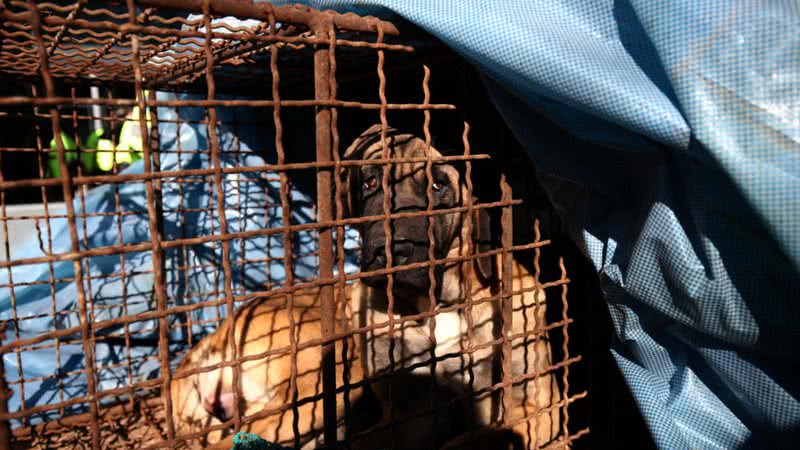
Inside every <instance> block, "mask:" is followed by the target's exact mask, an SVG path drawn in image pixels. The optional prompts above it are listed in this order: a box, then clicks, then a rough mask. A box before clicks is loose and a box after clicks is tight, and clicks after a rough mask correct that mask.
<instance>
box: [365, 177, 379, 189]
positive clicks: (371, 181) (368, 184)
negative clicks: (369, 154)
mask: <svg viewBox="0 0 800 450" xmlns="http://www.w3.org/2000/svg"><path fill="white" fill-rule="evenodd" d="M376 187H378V179H377V178H375V177H369V178H367V179H366V180H364V190H365V191H371V190H373V189H375V188H376Z"/></svg>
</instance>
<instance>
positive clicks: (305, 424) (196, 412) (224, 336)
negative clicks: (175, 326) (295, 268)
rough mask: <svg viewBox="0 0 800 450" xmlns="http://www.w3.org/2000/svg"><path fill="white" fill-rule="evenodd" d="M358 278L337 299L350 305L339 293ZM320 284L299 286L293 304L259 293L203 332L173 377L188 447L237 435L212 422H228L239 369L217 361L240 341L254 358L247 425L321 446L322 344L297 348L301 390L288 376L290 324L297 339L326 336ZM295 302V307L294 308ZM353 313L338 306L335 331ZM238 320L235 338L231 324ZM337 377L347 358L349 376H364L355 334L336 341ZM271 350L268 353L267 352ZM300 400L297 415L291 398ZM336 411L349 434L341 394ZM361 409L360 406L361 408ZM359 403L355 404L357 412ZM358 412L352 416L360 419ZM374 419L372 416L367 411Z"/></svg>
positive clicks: (179, 425) (226, 358) (244, 380)
mask: <svg viewBox="0 0 800 450" xmlns="http://www.w3.org/2000/svg"><path fill="white" fill-rule="evenodd" d="M351 289H352V286H346V287H345V288H344V290H343V292H340V291H339V290H338V289H336V294H337V295H336V297H337V298H336V302H337V305H344V306H346V305H347V302H343V301H341V295H340V294H341V293H343V294H344V297H345V298H347V297H348V296H349V295H350V294H349V291H350V290H351ZM319 296H320V290H319V289H318V288H317V289H303V290H299V291H297V292H295V293H294V294H293V298H292V307H291V308H289V303H288V302H289V300H288V298H287V296H286V295H280V296H272V297H269V298H262V299H257V300H253V301H251V302H249V303H246V304H245V305H243V306H242V307H240V308H238V309H237V310H236V311H235V313H234V315H233V316H232V317H229V318H227V319H226V320H225V321H224V322H223V323H222V325H221V326H220V327H219V328H218V329H217V330H216V331H215V332H214V333H212V334H209V335H208V336H206V337H205V338H203V339H202V340H201V341H200V342H199V343H198V344H197V345H195V346H194V348H192V349H191V350H190V351H189V352H188V353H187V354H186V355H185V356H184V358H183V360H182V361H181V363H180V365H179V366H178V368H177V370H176V372H175V377H174V379H173V380H172V381H171V384H170V388H171V389H170V390H171V399H172V408H173V411H172V417H173V423H174V424H175V431H176V435H177V436H178V438H179V440H180V439H181V438H182V437H183V438H185V437H187V435H188V436H192V435H194V434H196V435H197V436H193V437H190V438H189V439H186V446H187V447H189V448H210V449H220V450H222V449H224V450H230V449H231V448H232V447H233V436H231V435H227V436H226V435H224V434H223V431H222V430H214V431H211V432H207V429H208V428H209V427H214V426H217V425H221V424H223V423H224V422H225V421H228V420H230V419H231V418H232V417H233V416H234V408H235V406H234V399H235V396H234V392H237V390H236V386H234V380H233V369H232V368H231V367H229V366H228V367H218V366H217V365H218V364H220V363H224V362H230V361H233V360H234V356H233V355H234V346H235V347H236V348H237V350H238V357H239V358H246V359H248V360H247V361H246V362H243V363H242V364H241V365H240V369H239V374H240V375H239V379H240V385H239V388H238V393H239V399H238V400H239V407H240V414H241V417H243V418H245V419H244V420H243V421H242V426H241V431H247V432H250V433H254V434H257V435H259V436H261V437H263V438H264V439H266V440H268V441H270V442H275V443H280V444H283V445H287V446H290V447H293V448H294V446H295V445H298V447H297V448H315V447H317V446H318V445H320V443H321V442H322V436H321V434H322V430H323V418H322V400H321V397H320V395H321V394H322V377H321V373H322V372H321V361H322V347H321V346H320V345H313V346H307V347H305V348H302V349H300V350H299V352H297V359H296V361H297V363H296V373H297V378H296V391H297V396H296V397H295V396H294V395H293V394H292V390H291V388H290V378H291V371H292V356H291V344H292V339H291V330H292V327H294V331H295V333H294V334H295V339H294V340H295V343H296V344H297V345H300V346H303V343H305V342H308V341H311V340H316V339H319V338H320V337H321V336H322V331H321V322H320V299H319ZM290 310H291V312H290ZM350 320H351V319H350V318H349V313H348V312H347V311H346V308H344V307H343V308H337V318H336V324H337V327H336V331H337V332H341V331H342V330H344V329H346V328H347V326H348V325H347V323H349V321H350ZM231 327H233V328H234V336H233V340H231V339H230V337H231V336H230V334H229V333H230V328H231ZM344 345H349V348H348V349H347V357H346V358H342V353H341V352H342V350H343V346H344ZM334 351H335V352H336V355H337V358H336V377H337V385H342V383H343V375H344V364H348V365H351V364H352V370H351V371H349V372H350V377H349V378H348V379H349V380H350V383H356V382H358V381H359V380H360V379H361V372H360V365H359V364H356V363H355V362H357V361H358V351H357V348H356V346H355V342H354V340H353V338H352V337H349V338H345V339H340V340H337V341H336V344H335V350H334ZM270 352H271V353H272V354H267V355H265V353H270ZM199 368H210V370H204V371H200V372H198V373H193V374H190V375H189V376H183V373H184V372H186V371H189V370H196V369H199ZM362 392H363V389H361V388H357V387H355V388H353V389H352V390H351V391H350V397H349V398H350V402H351V404H358V403H359V401H361V398H362ZM295 403H296V404H298V406H297V415H296V417H295V415H294V413H293V412H292V408H291V406H292V405H293V404H295ZM337 403H338V406H339V410H338V411H337V416H338V417H340V418H342V423H341V424H339V428H340V431H339V433H340V437H339V438H340V439H341V438H342V437H343V419H344V409H343V407H344V406H343V404H344V402H343V401H342V399H339V401H338V402H337ZM267 410H274V411H276V412H275V413H273V414H271V415H268V416H266V417H256V418H255V419H252V418H251V419H248V416H252V415H253V414H257V413H260V412H264V411H267ZM354 410H355V411H356V414H355V415H356V416H357V415H358V411H359V409H357V408H355V409H354ZM352 412H353V410H351V414H352ZM358 420H359V419H358V417H351V422H353V423H356V424H357V423H358ZM365 420H366V421H369V417H367V418H365Z"/></svg>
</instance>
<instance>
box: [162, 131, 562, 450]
mask: <svg viewBox="0 0 800 450" xmlns="http://www.w3.org/2000/svg"><path fill="white" fill-rule="evenodd" d="M375 130H376V129H375V127H373V128H372V129H370V130H368V131H367V132H366V133H365V134H367V133H370V132H372V133H373V134H374V132H375ZM389 144H390V146H391V148H392V150H393V151H394V152H395V153H394V154H393V155H392V156H394V157H409V156H425V145H424V142H422V141H421V140H419V139H417V138H414V137H413V136H410V135H400V136H394V137H392V138H391V141H390V142H389ZM352 149H353V147H351V148H350V149H348V153H349V152H351V151H352ZM381 150H382V145H381V143H380V142H379V141H378V142H376V143H374V144H372V145H371V146H369V148H368V149H367V150H366V151H365V152H364V156H363V158H364V159H369V158H372V159H375V158H380V157H381ZM431 155H432V156H434V157H436V156H439V152H438V151H436V149H433V148H431ZM345 156H347V155H345ZM393 170H395V176H394V179H396V180H400V182H401V183H402V180H410V179H416V180H417V181H419V177H424V175H425V172H424V163H408V164H395V165H394V169H393ZM445 171H446V173H447V176H448V178H450V181H451V183H452V184H453V185H454V186H460V189H459V190H457V191H456V192H455V195H456V196H457V197H458V198H457V199H456V200H457V202H458V203H459V204H460V203H462V202H463V199H464V198H466V196H467V191H466V189H465V188H464V186H463V183H461V181H460V180H459V175H458V172H457V171H456V170H455V169H454V168H452V167H449V166H447V167H445ZM348 181H349V178H348ZM402 189H403V188H402V186H401V187H400V189H399V190H400V191H402ZM351 208H352V206H351ZM466 217H467V216H466V215H465V214H462V213H451V214H448V215H447V216H446V220H445V223H444V226H443V227H441V229H440V230H439V233H438V234H437V235H436V236H435V239H448V240H449V241H450V244H449V245H450V246H449V248H450V251H449V253H448V255H447V256H448V257H455V256H468V251H469V248H470V246H469V245H468V242H469V240H470V239H471V236H470V235H469V228H472V227H475V226H476V224H475V223H474V222H475V220H472V222H473V223H472V227H467V220H466ZM496 261H497V267H498V268H500V270H502V265H501V264H500V256H499V255H498V256H496ZM475 266H477V262H474V263H470V262H466V261H465V262H454V263H448V265H447V266H446V268H445V272H444V276H443V278H442V285H441V286H440V288H441V291H440V292H441V293H440V295H439V298H437V299H435V300H436V305H437V306H436V307H437V308H438V309H443V308H449V307H453V306H455V307H456V309H454V310H450V311H447V312H441V311H440V312H439V313H438V314H437V315H436V316H435V319H434V320H435V324H436V327H435V330H436V332H435V341H436V345H435V355H436V359H437V361H436V369H435V373H433V374H431V365H430V351H431V348H432V341H431V335H430V328H429V322H428V321H427V320H425V321H405V322H401V321H402V317H401V316H400V315H399V314H397V313H395V315H394V317H393V319H394V321H395V326H394V332H393V335H394V344H395V347H394V352H393V356H394V367H395V369H401V368H407V367H410V366H412V365H414V364H418V363H421V365H420V367H417V368H415V369H414V370H413V372H412V375H415V376H417V375H418V376H431V375H433V376H434V377H435V379H436V382H437V384H438V385H439V386H443V387H446V388H447V389H449V390H452V391H455V392H457V393H458V394H463V400H462V404H461V406H462V407H459V408H456V411H457V413H456V414H458V413H463V414H466V411H469V410H470V409H473V410H474V413H473V414H470V415H471V416H474V417H472V418H473V419H474V424H475V425H478V426H486V427H487V428H485V429H484V430H481V431H479V432H478V433H472V434H470V435H469V436H467V435H464V436H460V437H455V438H454V439H452V440H451V441H450V442H448V443H446V444H445V445H444V447H443V448H450V449H455V448H462V446H464V445H463V443H464V442H465V441H466V440H467V439H469V438H472V437H474V438H477V439H478V441H479V442H481V441H484V442H492V443H494V444H496V445H493V448H518V446H519V445H524V448H532V447H533V444H534V440H535V442H536V443H537V444H538V445H540V446H542V445H546V444H547V443H550V442H552V441H553V440H554V439H555V438H556V437H557V436H558V433H559V429H560V426H561V424H560V416H559V411H558V410H557V409H553V410H550V411H542V410H543V409H545V408H548V407H550V406H552V405H554V404H556V403H557V402H558V401H559V400H560V393H559V390H558V386H557V384H556V381H555V375H554V374H552V373H542V372H544V369H545V368H547V367H548V366H550V365H551V364H552V356H551V349H550V343H549V340H548V339H547V334H546V333H545V332H542V333H538V334H535V335H531V334H530V331H532V330H540V331H541V330H542V329H543V328H544V327H545V305H544V299H545V297H544V292H543V291H542V289H537V290H532V291H530V292H526V293H524V294H517V295H514V296H513V298H512V306H513V319H512V321H513V329H512V330H511V334H512V335H517V336H518V337H517V338H515V339H514V340H513V345H512V362H513V363H512V371H513V375H514V377H515V378H519V377H522V376H523V375H528V374H536V373H539V376H535V377H533V378H529V377H523V378H524V380H520V381H519V382H518V383H514V387H513V390H512V392H513V401H512V404H513V410H512V411H510V412H509V414H508V415H507V417H508V418H509V419H510V420H511V421H514V420H515V419H517V418H520V419H522V418H524V417H529V418H528V419H524V420H522V421H521V422H520V423H519V424H517V425H516V426H515V427H514V429H513V430H512V431H513V432H516V433H514V434H513V435H512V434H511V433H509V430H502V429H498V428H497V427H496V424H497V422H498V417H496V414H493V410H492V408H493V405H492V403H493V401H494V402H495V404H496V403H497V397H498V396H496V395H495V396H494V397H495V399H494V400H493V395H491V392H485V391H487V390H488V388H490V387H491V386H492V385H493V384H494V383H493V378H492V376H493V375H492V373H493V371H496V370H497V367H495V366H496V364H497V363H498V361H499V359H498V358H496V356H497V355H498V352H500V346H499V345H495V346H493V345H490V342H492V341H493V340H494V339H497V338H498V336H497V334H496V333H497V328H496V327H495V324H496V323H498V320H499V307H498V305H499V301H497V300H495V301H484V302H481V300H482V299H487V298H488V297H492V296H496V295H498V294H499V287H498V286H497V285H496V284H495V285H489V284H487V282H486V281H485V280H484V278H482V277H480V276H478V273H477V271H476V267H475ZM511 271H512V280H513V282H512V289H513V290H514V291H517V290H520V289H523V288H531V287H533V286H534V283H535V281H534V277H533V276H532V275H531V273H530V272H529V271H528V270H527V269H525V268H524V267H523V266H522V265H520V264H518V263H517V262H514V263H513V264H512V266H511ZM500 279H502V273H501V274H500ZM468 288H469V291H470V292H469V295H467V294H468V292H467V290H468ZM318 296H319V291H318V290H307V291H302V292H298V293H296V294H295V296H294V305H295V307H294V310H293V314H292V316H290V315H289V312H288V311H287V310H286V308H285V306H286V304H285V298H282V297H273V298H270V299H267V300H263V301H256V302H253V303H250V304H248V305H246V306H244V307H242V308H241V309H240V310H238V311H237V313H236V314H235V316H234V318H233V319H230V318H229V319H228V320H226V321H225V322H224V324H223V325H222V326H221V327H220V329H219V330H218V331H217V332H216V333H214V334H212V335H209V336H207V337H206V338H205V339H203V340H202V341H201V342H200V343H199V344H198V345H197V346H196V347H195V348H194V349H192V350H191V351H190V352H189V353H188V354H187V355H186V357H185V358H184V360H183V362H182V363H181V365H180V367H179V368H178V371H177V373H180V372H181V371H184V370H186V369H190V368H196V367H207V366H210V365H213V364H216V363H218V362H221V361H232V360H233V351H232V345H233V344H235V345H237V346H238V347H239V356H240V357H241V356H247V355H257V354H260V353H263V352H265V351H268V350H270V349H279V348H285V347H287V346H288V345H289V343H290V339H289V337H290V334H289V319H290V317H291V318H293V319H294V321H295V322H296V330H297V334H296V336H297V341H298V342H301V343H302V342H306V341H308V340H311V339H316V338H318V337H319V336H320V333H321V331H320V323H319V312H318V310H319V301H318ZM468 297H470V298H471V299H472V303H473V304H472V306H471V307H463V306H465V305H466V299H467V298H468ZM394 301H395V304H397V303H399V302H408V303H414V304H417V305H428V304H429V302H428V300H427V296H425V298H422V299H397V298H395V299H394ZM387 303H388V298H387V293H386V292H385V291H383V290H380V289H374V288H370V287H368V286H366V285H363V284H361V283H359V282H356V283H354V284H353V285H352V286H349V287H348V288H347V292H346V293H345V296H344V298H338V296H337V304H338V305H339V309H340V311H339V317H338V319H339V320H337V324H340V326H341V329H344V328H346V327H347V326H348V325H345V324H344V323H345V322H347V321H350V323H351V325H350V326H354V327H364V326H372V325H376V324H380V323H386V322H388V321H389V314H388V311H387ZM231 326H233V327H234V328H235V337H234V341H233V342H230V341H229V339H228V337H229V333H228V331H229V328H230V327H231ZM525 333H529V334H527V335H526V334H525ZM542 334H543V336H542ZM389 336H390V334H389V329H388V327H387V326H383V327H381V328H378V329H375V330H371V331H368V332H365V333H363V334H361V335H359V336H356V338H357V339H349V340H348V348H349V349H352V350H351V351H349V352H348V353H349V354H350V356H349V358H350V360H351V361H352V364H351V369H350V371H351V377H350V382H351V383H354V382H357V381H358V380H361V379H362V377H367V378H368V377H373V376H378V375H380V374H381V373H384V372H386V371H387V370H388V369H389V367H390V365H391V361H390V358H389V343H390V339H389ZM470 337H471V339H470ZM470 341H471V342H470ZM336 347H337V349H336V354H337V358H336V359H337V386H341V385H342V384H343V381H342V367H343V366H342V363H341V362H342V361H341V343H340V342H338V341H337V346H336ZM470 349H472V350H473V351H470ZM321 359H322V355H321V349H320V347H319V346H314V347H311V348H307V349H305V350H303V351H301V352H300V354H298V357H297V369H298V378H297V390H298V398H299V399H301V400H302V399H303V398H307V397H312V396H315V395H318V394H320V393H321V390H322V389H321V378H320V373H321V370H320V361H321ZM290 369H291V357H290V356H289V354H281V355H279V356H272V357H269V358H266V359H264V358H261V359H258V360H255V361H250V362H246V363H244V364H242V366H241V371H240V373H241V390H240V392H241V396H242V399H243V402H242V415H243V416H248V415H252V414H255V413H257V412H259V411H262V410H265V409H273V408H280V407H287V409H286V411H285V412H284V413H282V414H276V415H272V416H269V417H266V418H260V419H257V420H254V421H245V422H243V424H244V425H243V427H242V430H243V431H249V432H252V433H256V434H259V435H260V436H262V437H263V438H265V439H267V440H270V441H273V442H279V443H283V444H288V445H292V444H293V440H294V432H293V427H292V420H293V415H292V412H291V408H288V405H290V404H291V403H292V398H291V394H290V393H289V388H288V384H289V378H290V376H289V374H290ZM470 374H471V375H470ZM393 380H394V381H392V382H391V386H390V383H389V382H388V381H385V380H384V381H379V382H377V383H375V384H373V385H372V388H373V390H374V391H376V395H377V396H378V399H379V401H380V403H381V406H382V409H383V411H382V417H381V419H380V422H379V424H378V425H377V426H376V430H378V431H376V432H374V433H372V434H369V435H368V436H367V437H366V438H364V439H361V440H360V441H357V442H355V443H354V445H353V448H356V449H358V448H363V449H374V448H380V447H386V446H387V443H388V439H389V434H390V433H391V439H392V441H393V445H394V447H395V448H399V449H414V448H428V447H430V443H431V442H433V441H435V440H436V438H437V434H442V433H444V434H447V433H446V432H445V431H444V430H445V429H446V427H447V426H448V424H449V422H450V421H451V420H453V419H454V417H451V415H449V414H443V413H441V412H439V413H437V414H436V415H434V416H433V418H432V417H431V416H430V415H428V416H426V417H420V418H417V419H413V420H405V421H403V422H401V423H398V424H396V425H395V426H394V427H384V425H387V424H388V423H389V422H391V421H392V420H393V419H394V420H396V419H397V418H402V417H404V416H407V415H409V414H412V415H413V414H414V413H419V412H421V411H424V410H426V409H427V408H430V406H431V396H430V391H429V390H428V389H429V388H428V387H427V386H430V385H429V384H426V385H425V386H426V387H424V388H423V389H422V390H420V389H417V388H415V387H410V385H405V384H404V383H403V381H402V380H400V379H398V378H393ZM218 386H222V388H223V390H226V391H227V392H233V386H232V370H231V369H230V368H226V369H216V370H213V371H210V372H207V373H202V374H196V375H192V376H189V377H184V378H180V379H175V380H173V382H172V400H173V408H174V410H173V417H174V420H175V423H176V427H177V428H178V433H179V434H185V433H191V432H196V431H199V430H202V429H203V428H205V427H207V426H209V425H218V424H219V421H218V420H217V419H216V418H214V417H212V416H211V415H210V414H208V412H206V410H205V409H204V408H203V406H202V401H203V398H205V397H206V396H208V395H209V393H210V392H211V394H212V395H213V392H212V391H211V390H212V389H217V387H218ZM470 386H471V391H472V392H470ZM390 388H391V389H392V391H393V393H394V399H393V400H394V401H392V402H391V403H392V405H393V411H389V409H388V405H389V403H390V400H391V399H390V398H389V396H388V392H389V390H390ZM482 391H483V393H482ZM362 393H363V392H362V390H361V389H354V390H353V392H352V393H351V401H355V400H356V399H357V398H358V397H359V396H360V395H362ZM473 393H474V394H473ZM398 399H399V401H398ZM337 405H338V406H339V407H340V409H339V411H338V412H339V420H340V421H341V420H343V410H342V407H343V401H342V399H341V398H340V399H339V400H338V402H337ZM465 419H467V418H465ZM298 430H299V434H300V436H299V438H298V440H299V441H300V443H301V445H305V447H308V448H313V447H314V446H316V445H317V444H319V443H320V442H321V441H320V434H321V430H322V402H321V401H317V402H313V403H306V404H304V405H302V406H300V407H299V415H298ZM380 430H383V431H380ZM221 438H223V436H221V435H220V433H219V432H213V433H211V434H208V435H207V436H204V438H203V439H200V440H195V443H196V444H199V445H207V444H213V443H215V442H217V445H215V446H212V447H210V448H220V449H223V448H224V449H229V448H231V436H227V437H225V438H224V439H223V440H222V441H220V439H221ZM500 441H502V443H501V442H500ZM475 448H485V447H483V446H480V445H478V446H476V447H475Z"/></svg>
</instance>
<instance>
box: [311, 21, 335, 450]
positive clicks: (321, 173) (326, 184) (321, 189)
mask: <svg viewBox="0 0 800 450" xmlns="http://www.w3.org/2000/svg"><path fill="white" fill-rule="evenodd" d="M332 26H333V24H332V22H330V21H325V20H320V22H318V23H317V24H316V27H315V28H316V29H315V30H314V33H315V35H316V36H317V37H319V38H322V39H326V38H327V37H328V32H329V30H331V29H332V28H331V27H332ZM330 69H331V67H330V60H329V49H328V46H326V45H324V44H319V45H317V48H316V49H315V50H314V99H315V100H317V101H327V100H331V87H330V84H329V83H330V80H329V79H328V78H329V76H330ZM316 124H317V136H316V143H317V162H318V163H330V162H331V161H332V157H331V110H330V108H329V107H327V106H317V108H316ZM332 169H333V168H332V167H330V166H329V165H326V166H325V167H320V168H318V169H317V222H330V221H331V220H332V219H333V208H332V205H331V199H332V196H331V185H332V184H333V179H332V172H333V170H332ZM319 277H320V278H322V279H331V278H333V230H332V229H331V227H325V228H321V229H320V230H319ZM320 302H321V308H322V310H321V318H322V335H323V336H324V337H327V336H330V335H332V334H333V333H334V332H335V320H336V319H335V314H336V305H335V303H334V298H333V286H332V285H330V284H325V285H322V286H321V288H320ZM335 347H336V345H335V342H327V341H326V342H325V343H324V344H323V346H322V392H323V400H322V408H323V418H324V424H325V446H326V447H328V448H332V447H333V445H334V442H336V351H335Z"/></svg>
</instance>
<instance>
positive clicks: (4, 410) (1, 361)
mask: <svg viewBox="0 0 800 450" xmlns="http://www.w3.org/2000/svg"><path fill="white" fill-rule="evenodd" d="M3 216H5V214H3ZM6 241H8V234H6ZM8 259H9V260H10V259H11V255H9V256H8ZM5 336H6V324H5V323H0V345H2V344H3V340H4V339H5ZM3 356H4V353H0V415H5V414H8V399H9V397H10V396H11V390H10V389H9V388H8V383H7V382H6V364H5V358H3ZM0 450H11V424H10V421H8V420H2V421H0Z"/></svg>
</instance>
